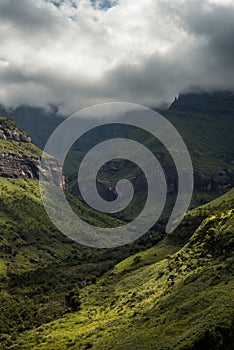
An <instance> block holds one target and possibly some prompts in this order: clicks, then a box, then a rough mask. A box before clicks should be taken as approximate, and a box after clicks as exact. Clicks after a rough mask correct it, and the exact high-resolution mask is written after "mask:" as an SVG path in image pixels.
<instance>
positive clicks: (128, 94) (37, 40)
mask: <svg viewBox="0 0 234 350" xmlns="http://www.w3.org/2000/svg"><path fill="white" fill-rule="evenodd" d="M0 34H1V35H0V45H1V53H0V78H1V84H0V103H2V104H5V105H7V106H17V105H20V104H29V105H36V106H43V107H46V106H47V105H49V104H53V105H60V106H62V108H63V111H64V113H66V114H67V113H71V112H73V111H75V110H77V109H79V108H82V107H85V106H89V105H92V104H95V103H102V102H108V101H127V102H135V103H140V104H146V105H149V106H155V105H157V104H159V103H164V102H170V101H171V100H173V98H174V97H175V96H176V95H178V93H180V92H181V91H187V90H189V89H191V88H193V87H197V86H199V87H200V88H203V89H211V90H212V89H234V79H233V69H234V44H233V42H234V41H233V35H234V6H233V3H232V2H230V1H228V0H226V1H225V0H222V1H221V0H220V1H218V0H173V1H172V0H158V1H155V0H145V1H144V2H143V1H140V0H119V1H114V0H113V1H111V0H108V1H107V0H106V1H105V0H100V1H95V3H94V1H89V0H63V1H61V0H60V1H59V0H57V1H48V0H47V1H46V0H34V1H32V0H21V1H18V0H11V1H9V0H0Z"/></svg>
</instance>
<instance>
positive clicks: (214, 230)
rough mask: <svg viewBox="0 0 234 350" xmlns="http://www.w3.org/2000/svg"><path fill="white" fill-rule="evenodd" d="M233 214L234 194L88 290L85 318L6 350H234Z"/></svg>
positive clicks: (40, 331)
mask: <svg viewBox="0 0 234 350" xmlns="http://www.w3.org/2000/svg"><path fill="white" fill-rule="evenodd" d="M233 214H234V191H233V190H231V191H229V192H228V193H226V194H225V195H224V196H222V197H220V198H218V199H217V200H215V201H213V202H211V203H209V204H207V205H205V206H202V207H199V208H197V209H194V210H192V211H190V212H189V213H188V214H187V216H186V220H185V223H186V222H187V224H186V226H184V227H183V229H182V230H181V229H180V228H179V229H177V232H176V233H174V234H172V235H170V236H168V237H166V238H165V240H164V241H162V242H161V243H159V244H158V245H156V246H154V247H152V248H151V249H149V250H146V251H145V252H142V253H137V254H136V255H133V256H131V257H129V258H128V259H126V260H123V261H122V262H120V263H119V264H117V265H116V266H115V267H114V268H113V269H112V270H110V271H109V272H107V273H106V274H105V275H104V276H103V277H101V278H99V279H98V280H97V282H96V283H95V284H93V285H90V286H86V287H84V288H83V289H82V290H81V292H80V302H81V306H80V309H79V311H77V312H74V313H71V314H67V315H64V317H62V318H61V319H59V320H57V321H54V322H51V323H48V324H46V325H43V326H41V327H39V328H36V329H33V330H31V331H26V332H24V333H23V334H22V335H21V336H19V338H17V339H16V340H15V339H9V340H8V341H7V342H6V343H5V347H3V348H4V349H5V348H7V349H24V350H26V349H35V350H36V349H40V350H41V349H46V350H52V349H58V350H59V349H61V350H62V349H67V348H69V349H95V350H99V349H102V350H107V349H113V350H117V349H118V350H120V349H121V350H128V349H129V350H130V349H131V350H132V349H141V350H143V349H147V350H151V349H152V350H153V349H157V350H165V349H167V350H198V349H199V350H219V349H220V350H232V349H233V348H234V347H233V344H234V313H233V310H234V298H233V292H234V274H233V263H234V216H233ZM178 234H179V235H178ZM186 237H187V238H186ZM189 237H190V238H189ZM181 239H182V241H183V240H184V239H185V240H186V243H185V244H184V245H183V246H182V247H181V243H182V241H181V242H180V244H179V241H180V240H181ZM175 242H177V245H176V244H175Z"/></svg>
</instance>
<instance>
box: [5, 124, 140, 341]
mask: <svg viewBox="0 0 234 350" xmlns="http://www.w3.org/2000/svg"><path fill="white" fill-rule="evenodd" d="M0 135H1V136H2V138H1V139H0V193H1V197H0V204H1V205H0V208H1V209H0V305H1V306H0V307H1V318H0V340H2V339H5V337H8V336H9V335H10V334H15V332H16V334H17V332H20V330H21V329H22V328H23V329H24V328H26V329H30V328H32V327H34V326H39V325H41V324H43V323H45V322H48V321H51V320H53V319H56V318H58V317H60V316H61V315H63V314H64V313H66V312H70V311H71V307H70V306H69V305H68V304H67V302H66V299H65V296H66V294H67V293H68V292H69V291H70V290H72V289H73V287H74V285H75V286H77V284H78V285H79V286H80V288H82V287H83V286H84V285H86V284H89V283H92V281H95V279H96V278H97V276H100V275H101V274H103V272H104V271H107V270H108V269H109V268H110V267H111V266H113V264H114V263H115V262H116V261H119V259H121V258H122V257H126V256H128V255H129V254H130V253H131V252H133V251H134V246H133V247H131V248H128V249H123V250H118V249H116V250H115V251H109V252H108V251H105V250H103V251H102V250H98V249H91V248H86V247H83V246H81V245H79V244H77V243H75V242H73V241H71V240H69V239H68V238H67V237H66V236H64V235H62V234H61V233H60V232H59V231H58V230H57V229H56V228H55V227H54V225H53V224H52V222H51V221H50V219H49V218H48V216H47V214H46V212H45V210H44V207H43V204H42V201H41V197H40V191H39V184H38V167H39V156H40V154H41V150H40V149H39V148H37V147H36V146H35V145H34V144H33V143H31V140H30V138H29V137H28V136H27V135H26V134H25V133H24V132H23V131H21V130H20V129H19V128H18V127H17V126H16V124H15V123H14V122H12V121H11V120H9V119H6V118H2V117H1V118H0ZM51 166H53V170H54V171H55V172H56V166H59V164H57V163H56V164H55V160H53V159H52V158H51ZM60 185H61V183H60V182H59V181H58V186H60ZM68 200H69V202H70V204H71V205H72V207H73V210H74V211H75V212H76V213H78V215H79V216H80V217H81V218H82V219H83V220H85V221H87V222H89V223H91V224H93V225H97V226H102V227H106V226H111V227H114V226H116V225H118V224H119V222H118V221H116V220H114V219H112V218H110V217H108V216H106V215H104V214H102V213H97V212H95V211H93V210H91V209H90V208H88V207H86V206H85V205H84V204H82V203H81V202H79V201H78V200H76V199H75V198H73V197H72V196H70V195H69V194H68Z"/></svg>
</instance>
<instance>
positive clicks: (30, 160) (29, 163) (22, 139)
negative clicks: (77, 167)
mask: <svg viewBox="0 0 234 350" xmlns="http://www.w3.org/2000/svg"><path fill="white" fill-rule="evenodd" d="M1 140H3V141H6V142H2V141H1ZM12 141H15V142H17V143H19V144H20V143H26V142H27V143H31V138H30V137H29V136H27V135H26V134H25V133H24V132H22V131H21V130H20V129H18V128H17V126H16V124H15V123H14V122H13V121H11V120H10V119H7V118H3V117H0V176H1V177H5V178H23V179H34V180H38V179H39V171H40V158H39V157H36V156H35V155H29V154H26V153H24V152H23V151H22V150H21V149H22V148H21V149H20V147H19V148H18V146H17V144H14V147H13V148H12V147H11V146H12V143H11V142H12ZM9 149H10V151H9ZM11 149H12V150H11ZM38 153H40V152H39V150H38ZM46 164H47V166H46V167H45V168H44V169H43V171H41V174H42V179H43V180H44V181H48V182H52V183H54V184H55V185H56V186H59V187H62V188H64V189H66V180H65V178H64V177H61V165H60V163H59V161H58V160H57V159H55V158H53V157H50V158H49V157H48V159H47V162H46Z"/></svg>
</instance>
